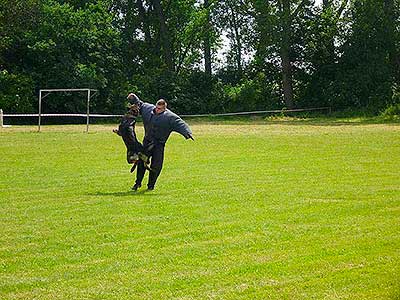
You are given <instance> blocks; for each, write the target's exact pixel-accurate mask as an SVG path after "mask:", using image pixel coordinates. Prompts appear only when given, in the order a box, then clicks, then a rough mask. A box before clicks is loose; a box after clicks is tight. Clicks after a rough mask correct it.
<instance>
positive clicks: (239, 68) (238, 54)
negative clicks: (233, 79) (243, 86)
mask: <svg viewBox="0 0 400 300" xmlns="http://www.w3.org/2000/svg"><path fill="white" fill-rule="evenodd" d="M228 5H229V8H230V10H231V17H230V20H229V23H230V25H231V27H232V29H233V35H234V40H235V50H236V51H235V60H236V68H237V75H238V76H237V79H238V80H240V79H241V78H242V40H241V36H240V31H239V24H238V22H237V20H238V19H237V15H236V11H235V6H234V5H232V3H231V2H230V1H228Z"/></svg>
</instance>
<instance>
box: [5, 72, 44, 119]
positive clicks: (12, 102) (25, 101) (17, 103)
mask: <svg viewBox="0 0 400 300" xmlns="http://www.w3.org/2000/svg"><path fill="white" fill-rule="evenodd" d="M0 87H1V89H0V108H1V109H3V110H4V111H5V112H7V113H28V112H33V108H34V106H33V104H32V102H33V100H36V97H34V95H33V90H34V89H33V80H32V78H30V77H29V76H27V75H23V74H10V73H9V72H7V71H5V70H4V71H0ZM36 101H37V100H36ZM35 104H36V103H35Z"/></svg>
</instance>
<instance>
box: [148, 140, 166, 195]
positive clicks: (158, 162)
mask: <svg viewBox="0 0 400 300" xmlns="http://www.w3.org/2000/svg"><path fill="white" fill-rule="evenodd" d="M163 162H164V145H156V146H154V148H153V156H152V158H151V166H150V167H151V171H150V173H149V183H148V184H147V188H148V189H149V190H153V189H154V186H155V184H156V181H157V178H158V176H159V175H160V173H161V169H162V166H163Z"/></svg>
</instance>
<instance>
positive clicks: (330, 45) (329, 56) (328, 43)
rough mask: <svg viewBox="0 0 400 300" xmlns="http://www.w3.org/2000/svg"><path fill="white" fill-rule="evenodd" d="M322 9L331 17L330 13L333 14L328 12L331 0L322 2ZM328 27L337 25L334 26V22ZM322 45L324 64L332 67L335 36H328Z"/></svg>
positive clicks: (330, 7)
mask: <svg viewBox="0 0 400 300" xmlns="http://www.w3.org/2000/svg"><path fill="white" fill-rule="evenodd" d="M322 8H323V11H324V12H325V13H329V14H330V15H331V16H330V17H332V13H333V12H332V11H330V10H332V9H333V7H332V0H323V2H322ZM329 26H335V27H336V26H337V25H336V22H335V24H332V23H329ZM326 30H327V29H326ZM324 44H325V45H324V46H325V49H326V57H325V58H326V63H327V64H329V65H332V64H334V63H335V36H334V35H331V36H329V37H328V38H327V39H326V40H325V41H324Z"/></svg>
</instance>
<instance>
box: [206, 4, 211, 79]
mask: <svg viewBox="0 0 400 300" xmlns="http://www.w3.org/2000/svg"><path fill="white" fill-rule="evenodd" d="M204 8H205V9H207V21H206V22H207V23H206V30H205V35H204V69H205V72H206V74H207V75H209V76H211V73H212V68H211V67H212V65H211V45H210V33H211V22H210V10H209V9H210V3H209V1H208V0H204Z"/></svg>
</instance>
